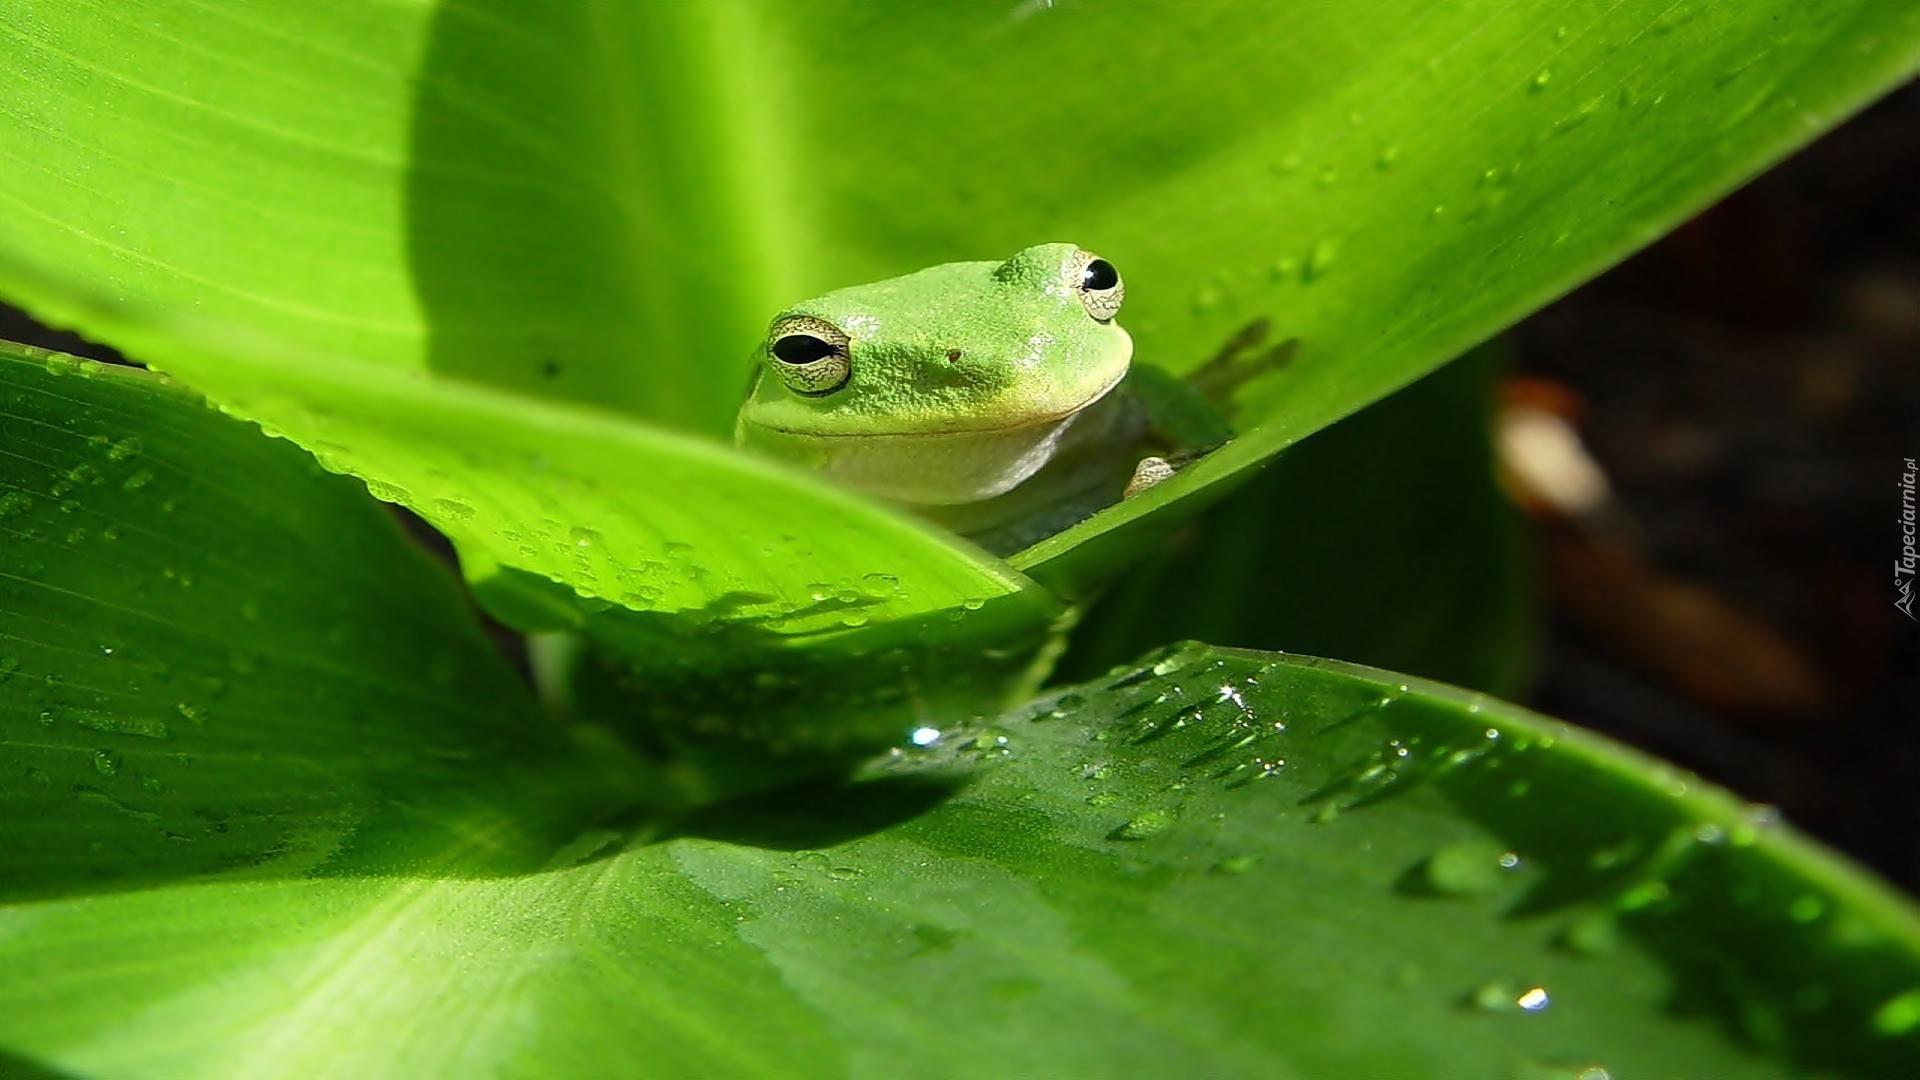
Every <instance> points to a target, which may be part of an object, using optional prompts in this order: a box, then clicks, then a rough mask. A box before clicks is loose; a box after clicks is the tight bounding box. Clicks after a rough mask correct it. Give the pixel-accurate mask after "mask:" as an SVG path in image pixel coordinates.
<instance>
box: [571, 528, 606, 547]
mask: <svg viewBox="0 0 1920 1080" xmlns="http://www.w3.org/2000/svg"><path fill="white" fill-rule="evenodd" d="M567 536H568V538H570V539H571V540H572V541H573V546H574V547H581V548H587V547H592V546H593V545H595V544H597V543H599V542H600V539H601V537H600V534H599V533H598V532H596V531H594V530H593V529H588V528H582V527H580V526H575V527H574V528H573V529H572V530H570V531H569V532H568V533H567Z"/></svg>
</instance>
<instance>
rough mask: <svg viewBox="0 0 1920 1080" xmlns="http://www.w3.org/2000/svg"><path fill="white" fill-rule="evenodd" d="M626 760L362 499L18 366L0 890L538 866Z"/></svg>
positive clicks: (111, 381) (0, 758) (6, 566)
mask: <svg viewBox="0 0 1920 1080" xmlns="http://www.w3.org/2000/svg"><path fill="white" fill-rule="evenodd" d="M619 760H621V759H620V758H618V757H617V756H616V757H608V756H607V755H606V754H605V753H604V752H596V753H595V754H594V755H588V754H585V753H581V752H578V751H575V750H573V749H572V748H571V747H570V745H569V743H568V741H567V740H566V739H564V738H563V737H562V734H561V732H560V729H558V728H557V727H555V726H553V725H552V724H550V723H548V722H547V721H546V720H545V719H544V718H543V717H542V716H540V715H539V713H538V712H537V711H536V709H535V708H534V706H533V702H532V700H531V698H530V696H529V695H528V694H527V692H526V691H525V689H524V687H523V685H522V684H521V682H520V681H519V680H518V679H517V678H516V677H515V675H514V673H513V671H512V669H511V668H510V667H509V666H508V665H507V664H506V663H505V661H504V660H503V658H502V657H501V656H500V655H499V654H498V652H497V651H496V650H495V649H494V648H493V647H492V645H491V644H490V643H489V642H488V641H487V640H486V638H485V637H484V635H482V633H481V632H480V629H479V627H478V626H477V625H476V623H475V621H474V619H473V617H472V615H471V614H470V611H469V609H468V606H467V604H466V601H465V600H464V598H463V597H462V596H461V594H460V592H459V589H458V584H457V582H455V581H454V580H453V578H452V576H451V575H450V574H448V573H447V572H446V571H445V570H444V569H443V568H441V567H439V566H437V565H435V564H434V563H433V561H432V560H431V559H429V558H428V557H427V556H426V555H425V553H423V552H421V551H420V550H418V549H417V548H416V547H415V546H414V545H412V544H411V543H409V542H408V541H407V540H406V539H405V538H404V537H403V536H402V535H401V533H400V531H399V529H398V528H396V526H395V524H394V522H393V520H392V519H391V518H390V517H389V515H387V514H386V513H384V512H383V511H382V510H381V508H380V507H379V505H378V504H377V503H375V502H373V501H372V500H371V499H368V498H367V497H366V494H365V493H364V492H363V491H361V490H360V486H359V485H358V484H356V483H354V482H352V481H349V480H345V479H342V478H340V477H335V476H329V475H326V474H325V473H323V472H321V470H320V469H319V467H318V466H316V465H315V464H314V463H313V460H312V458H311V457H309V456H308V455H307V454H305V453H302V452H301V451H299V450H298V449H297V448H295V447H293V446H290V445H287V444H285V443H280V442H275V441H273V440H269V439H267V438H264V437H262V436H261V435H260V434H259V432H258V431H257V430H255V429H254V428H253V427H252V425H250V424H244V423H240V422H238V421H234V420H231V419H228V418H226V417H223V416H220V415H219V414H218V413H216V412H214V411H212V410H210V409H208V408H206V407H205V406H204V405H203V404H202V403H201V402H200V401H199V400H198V398H197V397H196V396H194V395H192V394H189V393H187V392H185V391H183V390H182V389H180V388H179V387H177V386H175V385H172V384H171V383H170V382H169V381H168V380H166V379H163V378H161V377H159V376H154V375H149V374H146V373H142V372H131V371H128V370H127V369H124V368H108V367H104V366H101V365H97V364H92V363H88V362H85V361H77V360H72V359H70V358H66V357H59V356H40V355H35V354H32V353H29V352H27V351H25V350H21V349H19V348H18V347H13V346H8V347H6V348H5V349H4V350H3V351H0V864H4V869H0V895H5V896H8V897H17V896H20V895H22V894H44V893H67V892H74V893H83V894H84V893H92V892H96V891H101V890H108V889H120V888H127V887H131V886H135V885H142V884H153V883H156V882H165V881H172V880H178V879H183V878H191V877H193V876H196V875H204V874H212V873H216V872H219V873H238V874H240V875H241V876H245V877H254V878H257V877H262V876H289V875H293V876H300V875H306V874H309V873H339V872H346V871H347V870H349V869H352V870H353V872H358V873H365V872H372V871H375V870H378V869H381V868H386V869H390V870H391V869H411V868H415V867H418V866H424V865H434V866H442V865H446V864H453V865H454V866H457V868H458V870H459V872H464V873H475V872H500V871H501V870H503V869H505V868H509V867H516V866H518V867H523V868H524V867H525V866H526V865H527V863H526V860H527V858H528V854H527V852H528V851H529V850H532V851H535V852H537V855H536V856H534V857H533V863H532V864H533V865H538V864H539V862H540V861H542V860H544V859H545V858H546V856H547V854H549V853H550V850H551V846H552V844H553V840H552V836H551V833H550V831H549V830H550V829H551V827H552V825H553V822H554V821H555V820H556V819H558V820H560V821H562V822H565V823H567V827H572V819H574V818H577V817H578V816H579V815H581V814H587V813H592V812H593V811H592V807H594V806H596V805H598V806H607V805H613V804H614V802H615V796H614V795H613V794H612V793H611V792H610V791H609V790H608V789H607V787H606V782H605V781H609V780H610V779H612V778H616V777H617V776H618V775H619V774H618V772H617V770H615V769H614V768H613V767H612V763H615V762H618V761H619ZM503 761H513V762H515V763H516V764H515V770H516V771H515V772H514V773H512V774H511V775H496V774H499V773H500V772H501V769H502V762H503ZM596 761H605V762H609V765H608V766H607V767H605V768H602V767H598V766H596V765H595V762H596ZM620 798H625V796H620ZM542 845H545V846H544V847H543V846H542ZM16 977H17V976H16V975H13V974H10V975H9V976H8V979H9V980H10V981H11V980H13V979H15V978H16Z"/></svg>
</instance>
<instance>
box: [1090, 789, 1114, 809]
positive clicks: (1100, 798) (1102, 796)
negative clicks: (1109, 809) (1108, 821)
mask: <svg viewBox="0 0 1920 1080" xmlns="http://www.w3.org/2000/svg"><path fill="white" fill-rule="evenodd" d="M1119 801H1120V796H1118V795H1115V794H1114V793H1113V792H1111V791H1100V792H1095V793H1094V794H1092V795H1089V796H1087V805H1088V806H1096V807H1098V806H1112V805H1113V804H1114V803H1117V802H1119Z"/></svg>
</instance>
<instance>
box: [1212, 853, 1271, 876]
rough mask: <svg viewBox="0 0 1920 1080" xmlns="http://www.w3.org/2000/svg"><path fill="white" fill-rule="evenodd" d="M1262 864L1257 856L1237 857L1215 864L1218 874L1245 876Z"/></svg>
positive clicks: (1215, 870)
mask: <svg viewBox="0 0 1920 1080" xmlns="http://www.w3.org/2000/svg"><path fill="white" fill-rule="evenodd" d="M1259 864H1260V857H1259V856H1257V855H1235V856H1234V857H1233V858H1231V859H1222V860H1220V861H1219V862H1217V863H1214V864H1213V872H1214V873H1216V874H1244V873H1247V872H1248V871H1250V870H1252V869H1253V868H1254V867H1255V866H1258V865H1259Z"/></svg>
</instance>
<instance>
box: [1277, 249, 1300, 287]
mask: <svg viewBox="0 0 1920 1080" xmlns="http://www.w3.org/2000/svg"><path fill="white" fill-rule="evenodd" d="M1298 269H1300V260H1299V259H1296V258H1294V257H1293V256H1291V255H1282V256H1280V257H1279V258H1277V259H1275V260H1273V270H1272V277H1273V280H1275V281H1284V280H1286V279H1287V278H1289V277H1292V276H1293V272H1294V271H1295V270H1298Z"/></svg>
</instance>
